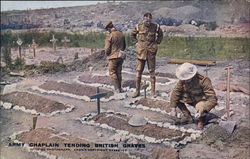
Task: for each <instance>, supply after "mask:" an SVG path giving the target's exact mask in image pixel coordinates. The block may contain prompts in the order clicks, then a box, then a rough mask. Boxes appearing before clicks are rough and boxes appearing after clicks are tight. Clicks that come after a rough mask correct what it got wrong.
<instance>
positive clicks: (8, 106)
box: [0, 101, 75, 116]
mask: <svg viewBox="0 0 250 159" xmlns="http://www.w3.org/2000/svg"><path fill="white" fill-rule="evenodd" d="M65 105H66V106H69V108H66V109H65V110H56V111H53V112H51V113H41V112H37V111H36V110H35V109H26V108H25V107H24V106H19V105H14V106H13V104H12V103H9V102H3V101H0V106H2V107H3V108H4V109H14V110H20V111H23V112H25V113H30V114H32V115H41V116H53V115H55V114H65V113H69V112H71V111H72V110H73V109H74V108H75V106H73V105H70V104H65Z"/></svg>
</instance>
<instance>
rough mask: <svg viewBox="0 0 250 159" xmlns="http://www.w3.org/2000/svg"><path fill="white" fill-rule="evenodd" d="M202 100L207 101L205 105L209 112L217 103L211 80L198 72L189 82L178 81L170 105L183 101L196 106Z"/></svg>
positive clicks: (173, 105) (174, 105)
mask: <svg viewBox="0 0 250 159" xmlns="http://www.w3.org/2000/svg"><path fill="white" fill-rule="evenodd" d="M200 101H206V102H204V103H205V104H204V105H203V107H204V109H205V110H206V111H208V112H209V111H210V110H211V109H212V108H214V107H215V106H216V105H217V97H216V94H215V91H214V89H213V86H212V83H211V80H210V79H209V78H208V77H205V76H202V75H199V74H197V75H196V76H195V77H194V78H193V80H192V81H191V82H190V83H188V84H187V83H185V82H184V81H181V80H180V81H179V82H178V83H177V85H176V86H175V88H174V90H173V91H172V94H171V98H170V105H171V106H172V107H177V104H178V103H180V102H181V103H188V104H190V105H193V106H195V105H196V104H197V103H198V102H200Z"/></svg>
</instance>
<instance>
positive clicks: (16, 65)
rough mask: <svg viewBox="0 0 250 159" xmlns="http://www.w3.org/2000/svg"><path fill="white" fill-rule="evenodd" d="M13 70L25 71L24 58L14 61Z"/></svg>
mask: <svg viewBox="0 0 250 159" xmlns="http://www.w3.org/2000/svg"><path fill="white" fill-rule="evenodd" d="M13 69H15V70H24V69H25V60H24V59H23V58H20V57H17V58H16V59H15V60H14V64H13Z"/></svg>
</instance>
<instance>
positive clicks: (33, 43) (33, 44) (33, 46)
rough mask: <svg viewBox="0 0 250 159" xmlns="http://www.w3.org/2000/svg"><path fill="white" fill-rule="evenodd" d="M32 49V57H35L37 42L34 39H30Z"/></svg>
mask: <svg viewBox="0 0 250 159" xmlns="http://www.w3.org/2000/svg"><path fill="white" fill-rule="evenodd" d="M31 46H32V49H33V55H34V58H35V57H36V47H37V44H36V42H35V39H32V45H31Z"/></svg>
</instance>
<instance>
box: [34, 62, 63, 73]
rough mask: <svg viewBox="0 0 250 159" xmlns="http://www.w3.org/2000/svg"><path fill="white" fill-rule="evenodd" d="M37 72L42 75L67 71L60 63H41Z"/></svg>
mask: <svg viewBox="0 0 250 159" xmlns="http://www.w3.org/2000/svg"><path fill="white" fill-rule="evenodd" d="M37 70H38V72H40V73H55V72H59V71H66V65H65V64H61V63H59V62H50V61H41V63H40V65H39V66H38V68H37Z"/></svg>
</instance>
